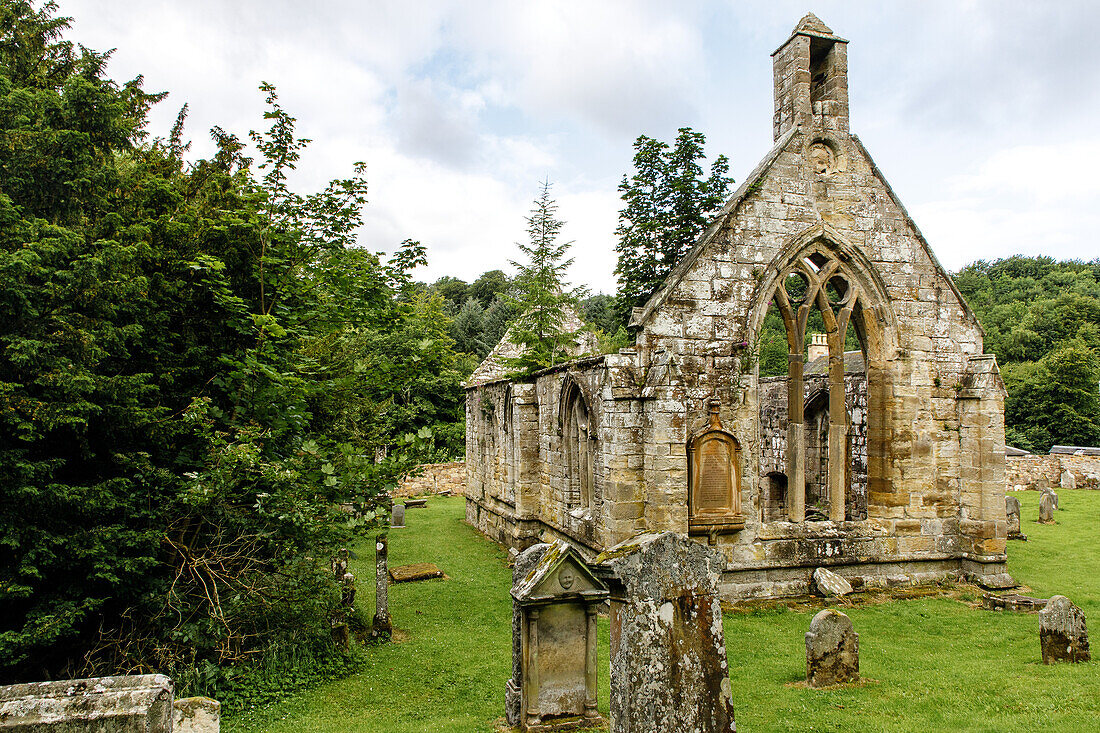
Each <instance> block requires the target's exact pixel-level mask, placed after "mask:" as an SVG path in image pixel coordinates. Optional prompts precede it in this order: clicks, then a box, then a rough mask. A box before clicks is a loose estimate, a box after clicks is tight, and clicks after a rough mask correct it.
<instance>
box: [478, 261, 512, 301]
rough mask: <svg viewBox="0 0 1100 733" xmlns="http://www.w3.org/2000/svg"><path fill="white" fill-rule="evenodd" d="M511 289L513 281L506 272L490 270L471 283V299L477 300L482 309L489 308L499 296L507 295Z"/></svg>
mask: <svg viewBox="0 0 1100 733" xmlns="http://www.w3.org/2000/svg"><path fill="white" fill-rule="evenodd" d="M511 287H512V280H511V279H510V278H509V277H508V276H507V275H506V274H505V273H504V270H489V271H488V272H485V273H482V275H481V277H479V278H478V279H477V280H474V281H473V282H472V283H470V289H469V293H470V297H471V298H477V301H478V302H479V303H481V307H482V308H489V307H491V306H492V304H493V301H494V300H496V299H497V297H498V296H502V295H505V294H507V292H508V290H509V289H510V288H511Z"/></svg>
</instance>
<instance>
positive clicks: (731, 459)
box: [688, 402, 745, 542]
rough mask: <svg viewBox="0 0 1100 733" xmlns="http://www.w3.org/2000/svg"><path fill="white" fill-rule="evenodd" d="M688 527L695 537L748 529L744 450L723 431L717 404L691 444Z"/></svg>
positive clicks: (713, 406) (712, 406) (689, 447)
mask: <svg viewBox="0 0 1100 733" xmlns="http://www.w3.org/2000/svg"><path fill="white" fill-rule="evenodd" d="M688 456H689V462H690V470H689V472H688V482H689V486H688V510H689V511H688V524H689V530H690V531H691V533H692V534H707V535H710V536H711V541H712V542H713V541H714V534H715V533H718V532H727V531H736V530H739V529H741V528H743V527H744V526H745V518H744V517H743V516H742V515H741V480H740V476H741V469H740V461H741V447H740V445H739V444H738V442H737V438H735V437H733V435H732V434H730V433H729V432H727V431H725V430H723V429H722V423H721V421H720V420H719V419H718V404H717V402H712V403H711V404H710V421H709V424H708V425H707V428H706V429H705V430H704V431H703V432H702V433H700V434H698V435H696V436H695V437H694V438H693V439H692V440H691V441H690V442H689V444H688Z"/></svg>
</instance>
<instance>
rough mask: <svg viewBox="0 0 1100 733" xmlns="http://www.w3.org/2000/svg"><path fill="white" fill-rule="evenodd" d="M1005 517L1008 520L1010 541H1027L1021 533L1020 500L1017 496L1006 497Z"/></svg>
mask: <svg viewBox="0 0 1100 733" xmlns="http://www.w3.org/2000/svg"><path fill="white" fill-rule="evenodd" d="M1005 517H1006V518H1007V519H1008V539H1010V540H1026V539H1027V537H1025V536H1024V534H1023V533H1022V532H1020V500H1019V499H1017V498H1016V497H1015V496H1006V497H1005Z"/></svg>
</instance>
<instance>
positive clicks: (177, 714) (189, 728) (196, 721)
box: [172, 697, 222, 733]
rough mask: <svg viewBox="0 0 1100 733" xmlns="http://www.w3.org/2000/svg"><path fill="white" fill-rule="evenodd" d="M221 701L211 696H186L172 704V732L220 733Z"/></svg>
mask: <svg viewBox="0 0 1100 733" xmlns="http://www.w3.org/2000/svg"><path fill="white" fill-rule="evenodd" d="M221 709H222V706H221V703H219V702H218V701H217V700H212V699H210V698H209V697H185V698H183V699H182V700H176V702H175V703H173V704H172V710H173V725H172V733H219V731H220V730H221V718H222V713H221Z"/></svg>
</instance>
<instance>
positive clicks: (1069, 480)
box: [1058, 471, 1077, 489]
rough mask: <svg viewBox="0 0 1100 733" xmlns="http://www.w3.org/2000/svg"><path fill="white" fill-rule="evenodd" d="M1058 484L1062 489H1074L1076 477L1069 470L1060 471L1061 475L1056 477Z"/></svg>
mask: <svg viewBox="0 0 1100 733" xmlns="http://www.w3.org/2000/svg"><path fill="white" fill-rule="evenodd" d="M1058 486H1059V487H1060V488H1063V489H1076V488H1077V477H1076V476H1074V475H1073V474H1072V473H1070V472H1069V471H1062V475H1061V476H1060V477H1059V479H1058Z"/></svg>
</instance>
